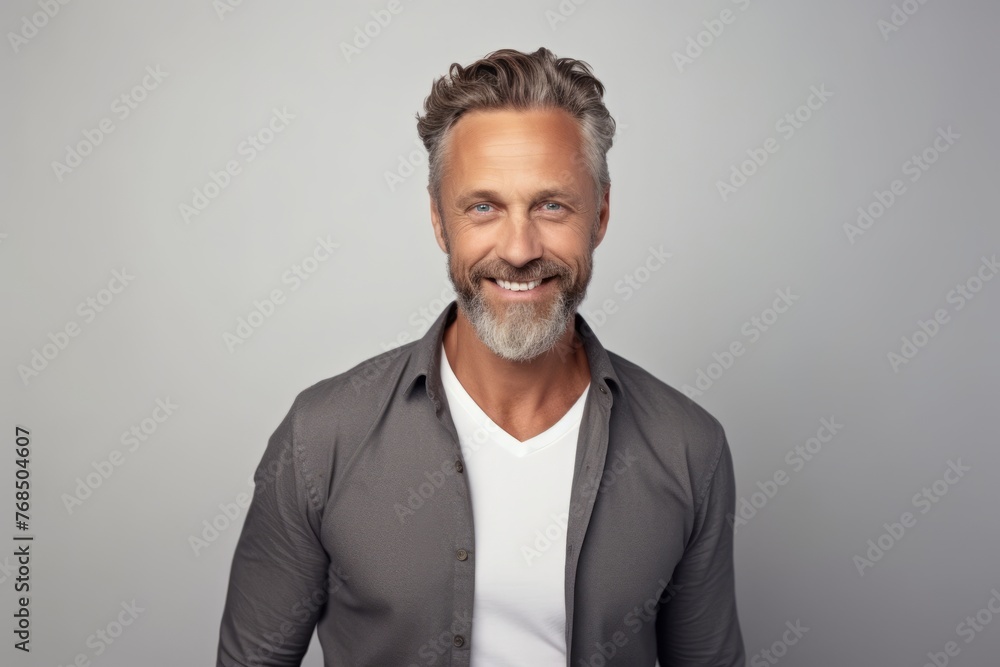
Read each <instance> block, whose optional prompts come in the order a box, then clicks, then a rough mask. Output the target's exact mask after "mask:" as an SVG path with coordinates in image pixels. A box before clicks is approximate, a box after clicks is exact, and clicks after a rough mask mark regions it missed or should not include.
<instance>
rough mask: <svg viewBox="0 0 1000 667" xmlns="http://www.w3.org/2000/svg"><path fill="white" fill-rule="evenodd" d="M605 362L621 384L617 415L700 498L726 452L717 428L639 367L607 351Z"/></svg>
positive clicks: (703, 413)
mask: <svg viewBox="0 0 1000 667" xmlns="http://www.w3.org/2000/svg"><path fill="white" fill-rule="evenodd" d="M608 356H609V358H610V359H611V365H612V368H614V370H615V373H616V375H617V376H618V379H619V380H620V389H621V393H622V396H621V397H620V400H621V403H622V404H623V405H622V413H624V416H626V418H627V420H628V421H629V422H632V423H633V424H634V427H635V428H637V429H639V431H640V433H641V434H642V435H643V436H644V437H645V439H646V440H647V441H648V442H650V443H651V444H652V446H654V447H655V448H656V449H657V450H659V454H660V456H661V457H663V458H664V459H665V460H667V461H670V462H671V463H672V464H673V465H675V466H682V467H683V468H685V469H686V470H687V471H688V473H689V475H690V477H691V482H692V486H693V487H694V488H693V490H694V491H695V495H696V497H697V496H699V495H700V493H698V491H699V490H700V489H701V488H703V487H704V484H706V483H707V482H708V479H709V478H711V477H712V475H713V474H714V472H715V469H716V467H717V466H718V464H719V462H720V460H721V459H722V457H723V455H724V454H726V453H727V451H728V443H727V441H726V433H725V429H724V428H723V426H722V423H721V422H720V421H719V420H718V419H716V418H715V416H713V415H712V414H711V413H709V412H708V410H706V409H705V408H703V407H702V406H700V405H698V404H697V403H695V402H694V401H693V400H692V399H691V398H689V397H688V396H687V395H686V394H684V393H683V392H682V391H680V390H678V389H676V388H674V387H672V386H670V385H669V384H667V383H666V382H664V381H663V380H661V379H659V378H658V377H656V376H655V375H653V374H652V373H650V372H649V371H647V370H646V369H644V368H642V367H641V366H639V365H638V364H636V363H634V362H632V361H629V360H628V359H625V358H624V357H622V356H621V355H619V354H616V353H614V352H610V351H609V352H608ZM617 403H618V400H617V399H616V402H615V405H616V406H617ZM612 411H614V407H613V408H612Z"/></svg>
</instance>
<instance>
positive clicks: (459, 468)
mask: <svg viewBox="0 0 1000 667" xmlns="http://www.w3.org/2000/svg"><path fill="white" fill-rule="evenodd" d="M464 469H465V467H464V466H463V465H462V462H461V461H455V472H462V471H463V470H464Z"/></svg>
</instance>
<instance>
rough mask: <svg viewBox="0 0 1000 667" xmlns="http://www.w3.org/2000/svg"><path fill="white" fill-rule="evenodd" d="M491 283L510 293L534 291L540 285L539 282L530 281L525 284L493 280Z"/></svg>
mask: <svg viewBox="0 0 1000 667" xmlns="http://www.w3.org/2000/svg"><path fill="white" fill-rule="evenodd" d="M493 281H494V282H495V283H496V284H497V285H499V286H500V287H502V288H504V289H505V290H510V291H511V292H527V291H530V290H533V289H535V288H536V287H538V286H539V285H541V284H542V281H541V280H532V281H531V282H527V283H518V282H512V281H510V280H500V279H499V278H494V279H493Z"/></svg>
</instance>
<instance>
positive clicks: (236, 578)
mask: <svg viewBox="0 0 1000 667" xmlns="http://www.w3.org/2000/svg"><path fill="white" fill-rule="evenodd" d="M294 413H295V404H293V405H292V407H291V409H290V410H289V412H288V414H287V415H286V416H285V418H284V420H282V422H281V424H280V425H279V426H278V428H277V429H276V430H275V432H274V433H273V434H272V435H271V437H270V439H269V440H268V444H267V448H266V450H265V451H264V456H263V458H262V459H261V462H260V465H259V466H258V467H257V470H256V472H255V473H254V495H253V499H252V500H251V502H250V506H249V508H248V509H247V515H246V520H245V521H244V523H243V530H242V533H241V534H240V538H239V542H238V543H237V545H236V553H235V555H234V556H233V563H232V569H231V571H230V575H229V590H228V593H227V595H226V604H225V608H224V610H223V614H222V626H221V629H220V633H219V650H218V660H217V667H237V666H239V667H250V666H253V667H259V666H260V667H263V666H275V667H277V666H287V665H299V664H301V661H302V657H303V656H304V655H305V653H306V651H307V650H308V648H309V640H310V639H311V638H312V632H313V628H314V627H315V625H316V621H317V619H318V618H319V615H320V612H321V611H322V609H323V607H324V605H325V603H326V595H327V576H328V568H329V557H328V556H327V554H326V551H325V550H324V549H323V545H322V544H321V542H320V538H319V534H320V513H319V511H318V504H319V503H318V502H317V501H316V496H315V495H313V494H312V493H311V489H310V488H309V487H308V485H307V484H306V481H305V478H304V476H303V475H302V471H301V470H300V466H301V462H300V456H299V455H298V452H297V451H296V446H297V445H296V442H295V434H294V429H293V424H294Z"/></svg>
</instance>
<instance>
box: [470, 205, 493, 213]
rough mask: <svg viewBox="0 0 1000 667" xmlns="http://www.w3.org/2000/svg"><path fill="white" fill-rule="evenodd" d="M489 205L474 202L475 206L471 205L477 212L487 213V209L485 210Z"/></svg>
mask: <svg viewBox="0 0 1000 667" xmlns="http://www.w3.org/2000/svg"><path fill="white" fill-rule="evenodd" d="M489 206H490V205H489V204H476V205H475V206H473V208H474V209H476V212H477V213H489V211H488V210H485V209H488V208H489ZM484 207H485V209H484Z"/></svg>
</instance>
